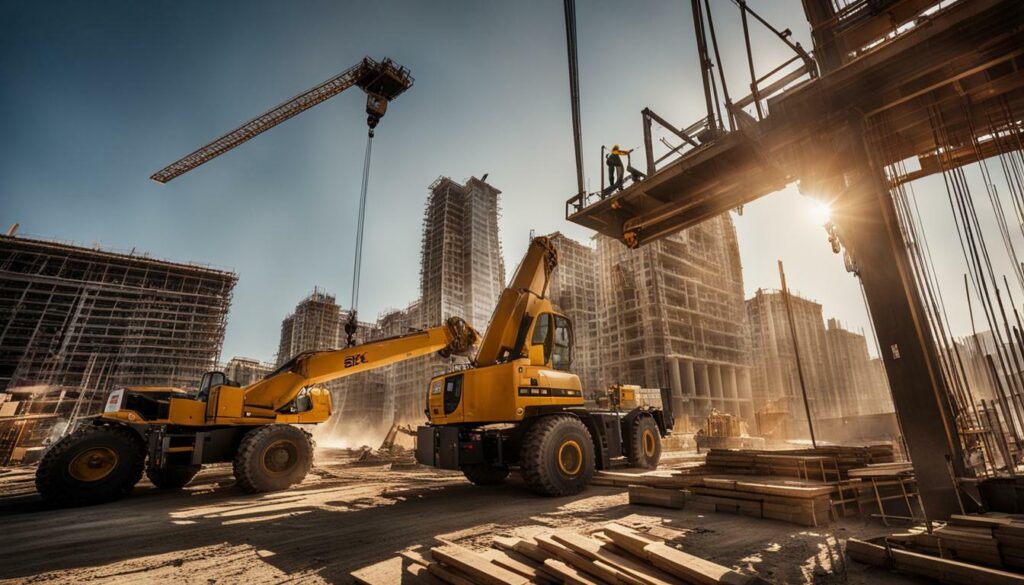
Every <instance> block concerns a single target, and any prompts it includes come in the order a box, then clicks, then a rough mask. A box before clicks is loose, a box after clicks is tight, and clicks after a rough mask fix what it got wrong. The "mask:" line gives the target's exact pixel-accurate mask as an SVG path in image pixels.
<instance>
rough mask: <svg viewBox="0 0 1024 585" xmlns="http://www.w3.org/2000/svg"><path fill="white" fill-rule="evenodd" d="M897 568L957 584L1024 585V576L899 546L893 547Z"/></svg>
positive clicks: (893, 556)
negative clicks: (899, 547)
mask: <svg viewBox="0 0 1024 585" xmlns="http://www.w3.org/2000/svg"><path fill="white" fill-rule="evenodd" d="M890 554H891V556H892V559H893V563H894V564H895V567H896V570H897V571H905V572H910V573H915V574H919V575H926V576H929V577H932V578H934V579H939V580H941V581H943V582H945V583H954V584H957V585H978V584H979V583H983V584H984V585H1024V575H1017V574H1014V573H1010V572H1007V571H1001V570H999V569H991V568H988V567H982V566H980V565H972V564H968V563H962V562H959V561H954V560H950V559H941V558H938V557H932V556H928V555H924V554H920V553H915V552H911V551H907V550H900V549H897V548H893V549H890Z"/></svg>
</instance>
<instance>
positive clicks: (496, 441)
mask: <svg viewBox="0 0 1024 585" xmlns="http://www.w3.org/2000/svg"><path fill="white" fill-rule="evenodd" d="M557 265H558V251H557V250H556V249H555V247H554V245H553V244H552V243H551V241H550V240H548V239H547V238H544V237H538V238H534V239H533V240H532V241H531V242H530V247H529V249H528V250H527V252H526V256H525V257H524V258H523V261H522V263H521V264H520V265H519V267H518V268H517V269H516V273H515V275H514V276H513V277H512V281H511V283H509V285H508V288H506V289H505V290H504V291H503V292H502V293H501V297H500V298H499V299H498V306H497V307H496V308H495V310H494V314H493V316H492V317H491V324H490V327H489V328H488V329H487V332H486V333H485V334H484V337H483V339H482V340H481V342H480V349H479V351H478V352H477V356H476V359H475V360H474V362H473V367H471V368H469V369H467V370H465V371H461V372H455V373H450V374H446V375H443V376H438V377H436V378H434V379H432V380H431V381H430V385H429V387H428V391H427V400H426V415H427V418H428V419H429V421H430V422H429V423H428V424H426V425H423V426H420V427H418V428H417V442H416V458H417V460H418V461H419V462H420V463H422V464H425V465H431V466H434V467H439V468H442V469H458V470H461V471H462V472H463V473H464V474H465V475H466V477H467V478H468V479H469V480H470V481H472V482H473V483H475V484H481V485H482V484H492V483H497V482H500V481H502V480H504V479H505V478H506V477H507V476H508V475H509V473H510V471H511V470H512V469H513V468H517V469H518V470H519V472H520V474H521V475H522V477H523V479H524V480H525V482H526V483H527V485H529V486H530V487H531V488H532V489H533V490H534V491H536V492H538V493H541V494H544V495H553V496H557V495H569V494H574V493H577V492H579V491H580V490H582V489H583V488H585V487H586V486H587V484H589V483H590V479H591V477H592V476H593V474H594V470H595V468H596V469H607V468H608V467H609V466H610V465H611V463H612V459H615V458H617V457H622V456H625V457H626V458H627V459H628V460H629V462H630V464H631V465H633V466H635V467H647V468H654V467H657V465H658V461H659V459H660V458H661V437H663V436H665V435H667V434H669V433H670V429H671V428H672V426H673V424H674V420H673V418H672V411H671V408H669V405H670V404H671V401H670V400H669V397H668V396H667V392H666V390H665V389H663V390H662V404H663V405H665V408H664V409H662V408H653V407H634V408H631V409H630V410H628V411H622V410H620V409H619V408H618V407H616V408H613V409H610V410H594V409H589V408H587V407H585V406H584V397H583V389H582V388H581V387H580V379H579V377H578V376H576V375H575V374H573V373H571V372H570V371H569V366H570V365H571V364H572V359H573V330H572V323H571V322H570V321H569V319H568V318H566V317H565V316H564V315H561V314H560V313H558V312H557V311H555V309H554V307H553V306H552V304H551V301H550V299H548V298H547V294H548V286H549V283H550V279H551V273H552V271H553V270H554V269H555V267H556V266H557Z"/></svg>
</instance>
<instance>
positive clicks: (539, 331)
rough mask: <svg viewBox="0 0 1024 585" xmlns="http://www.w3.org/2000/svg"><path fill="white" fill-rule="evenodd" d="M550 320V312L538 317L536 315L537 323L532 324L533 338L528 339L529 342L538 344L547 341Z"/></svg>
mask: <svg viewBox="0 0 1024 585" xmlns="http://www.w3.org/2000/svg"><path fill="white" fill-rule="evenodd" d="M550 322H551V314H550V313H544V314H542V315H541V316H540V317H537V324H536V325H534V326H533V339H531V340H530V343H531V344H533V345H540V344H542V343H547V342H548V329H550V328H551V325H550ZM545 361H547V360H545Z"/></svg>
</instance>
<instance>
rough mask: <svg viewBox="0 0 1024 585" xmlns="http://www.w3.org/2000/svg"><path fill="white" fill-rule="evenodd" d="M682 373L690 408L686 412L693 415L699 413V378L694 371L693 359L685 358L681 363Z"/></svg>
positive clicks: (684, 390)
mask: <svg viewBox="0 0 1024 585" xmlns="http://www.w3.org/2000/svg"><path fill="white" fill-rule="evenodd" d="M680 370H681V371H680V374H681V375H682V382H683V396H685V397H686V399H687V405H688V408H687V409H686V410H687V412H686V414H688V415H690V416H693V415H694V414H696V413H697V410H696V409H697V407H698V406H699V403H698V400H697V378H696V376H695V375H694V372H693V360H688V359H683V360H682V363H681V364H680Z"/></svg>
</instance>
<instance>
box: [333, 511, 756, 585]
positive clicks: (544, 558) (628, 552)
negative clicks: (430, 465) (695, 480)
mask: <svg viewBox="0 0 1024 585" xmlns="http://www.w3.org/2000/svg"><path fill="white" fill-rule="evenodd" d="M666 532H667V533H668V534H665V533H666ZM672 532H673V531H668V530H665V529H662V530H661V531H659V532H658V533H655V531H651V532H648V533H640V532H638V531H636V530H633V529H631V528H627V527H625V526H622V525H619V524H614V523H612V524H608V525H606V526H604V527H603V528H602V529H600V530H598V531H597V532H595V533H593V534H591V535H584V534H580V533H577V532H572V531H568V530H555V531H542V532H540V533H538V534H537V535H536V536H534V537H533V538H515V537H501V536H499V537H495V538H494V540H493V547H494V548H492V549H490V550H486V551H483V552H477V551H473V550H470V549H468V548H465V547H462V546H458V545H455V544H443V545H441V546H436V547H433V548H432V549H430V551H429V552H420V551H419V550H417V549H413V550H409V551H406V552H404V553H402V554H401V555H400V556H398V557H394V558H391V559H387V560H385V561H382V562H379V563H376V564H374V565H370V566H368V567H364V568H362V569H359V570H358V571H354V572H353V573H352V578H353V579H355V580H356V582H358V583H363V584H364V585H385V584H390V583H399V582H401V583H438V582H443V583H449V584H451V585H474V584H482V585H523V584H526V583H572V584H576V585H590V584H595V585H596V584H602V583H615V584H623V585H669V584H673V583H687V584H695V585H716V584H723V585H725V584H728V585H756V584H760V583H766V581H764V580H763V579H761V578H760V577H755V576H750V575H745V574H743V573H740V572H738V571H736V570H734V569H730V568H728V567H723V566H721V565H719V564H716V563H713V562H711V561H708V560H706V559H703V558H700V557H697V556H694V555H691V554H688V553H686V552H684V551H682V550H679V549H678V548H676V547H673V546H671V545H669V544H668V543H666V541H665V537H666V536H668V537H669V538H671V537H672V536H674V535H673V534H672Z"/></svg>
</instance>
